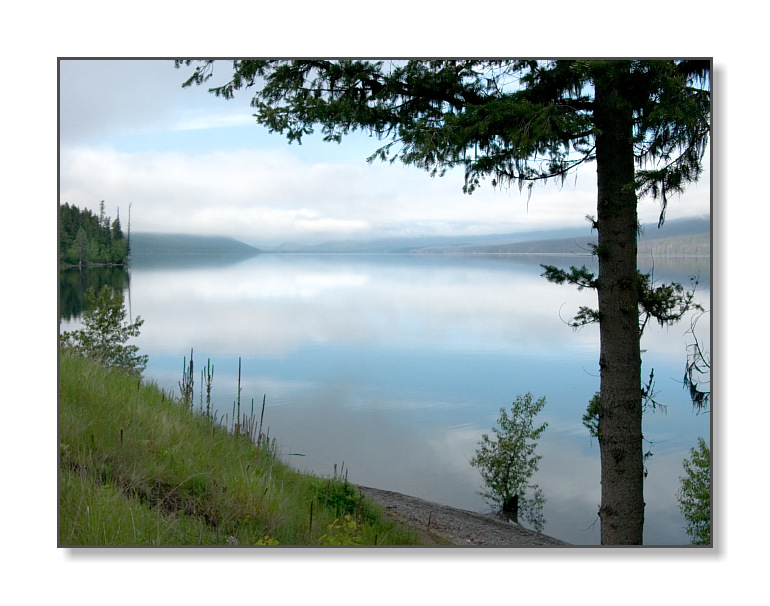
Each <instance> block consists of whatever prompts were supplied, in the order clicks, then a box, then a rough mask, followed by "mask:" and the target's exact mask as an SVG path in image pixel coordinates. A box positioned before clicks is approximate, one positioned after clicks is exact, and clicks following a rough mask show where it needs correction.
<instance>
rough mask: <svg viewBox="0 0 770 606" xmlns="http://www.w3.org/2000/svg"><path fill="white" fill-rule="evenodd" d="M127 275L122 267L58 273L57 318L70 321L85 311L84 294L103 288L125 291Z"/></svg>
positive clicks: (75, 268)
mask: <svg viewBox="0 0 770 606" xmlns="http://www.w3.org/2000/svg"><path fill="white" fill-rule="evenodd" d="M128 280H129V274H128V271H127V270H126V269H125V268H123V267H86V268H82V269H78V268H77V267H73V268H69V269H62V270H60V271H59V316H60V317H61V318H63V319H64V320H72V319H74V318H77V317H78V316H80V315H81V314H82V313H83V312H84V311H87V309H88V307H87V303H86V301H85V292H86V290H88V289H89V288H93V289H94V290H96V291H99V290H101V288H102V287H103V286H109V287H110V288H113V289H116V290H117V289H120V290H127V289H128Z"/></svg>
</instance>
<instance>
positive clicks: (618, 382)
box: [594, 62, 644, 545]
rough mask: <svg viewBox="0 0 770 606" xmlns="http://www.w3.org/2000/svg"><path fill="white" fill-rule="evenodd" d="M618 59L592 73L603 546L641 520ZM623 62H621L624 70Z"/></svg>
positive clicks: (629, 214)
mask: <svg viewBox="0 0 770 606" xmlns="http://www.w3.org/2000/svg"><path fill="white" fill-rule="evenodd" d="M623 63H624V62H613V64H614V65H612V66H608V67H607V68H606V69H604V70H602V71H600V72H599V73H598V74H597V76H596V78H595V80H594V84H595V94H596V97H595V100H596V104H595V108H596V110H595V114H594V115H595V120H596V122H595V123H596V127H597V129H598V131H599V133H598V134H597V137H596V164H597V185H598V203H597V222H596V227H597V232H598V256H599V277H598V289H597V290H598V299H599V317H600V339H601V344H600V357H599V367H600V373H601V389H600V393H601V395H600V406H599V446H600V452H601V477H602V502H601V508H600V510H599V517H600V518H601V522H602V526H601V528H602V530H601V540H602V544H604V545H640V544H641V543H642V539H643V527H644V495H643V482H644V464H643V449H642V397H641V393H642V392H641V356H640V350H639V337H640V335H639V319H638V308H639V305H638V293H637V287H636V280H637V268H636V236H637V227H638V224H637V221H638V219H637V209H636V205H637V199H636V192H635V188H634V156H633V142H632V128H633V125H632V110H631V107H630V104H628V103H626V102H625V100H624V98H623V93H624V87H625V86H624V85H625V83H624V80H626V78H624V76H625V75H627V74H628V69H627V67H626V66H624V65H623ZM624 67H625V69H624Z"/></svg>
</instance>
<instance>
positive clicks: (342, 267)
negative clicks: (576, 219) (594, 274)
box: [62, 254, 710, 545]
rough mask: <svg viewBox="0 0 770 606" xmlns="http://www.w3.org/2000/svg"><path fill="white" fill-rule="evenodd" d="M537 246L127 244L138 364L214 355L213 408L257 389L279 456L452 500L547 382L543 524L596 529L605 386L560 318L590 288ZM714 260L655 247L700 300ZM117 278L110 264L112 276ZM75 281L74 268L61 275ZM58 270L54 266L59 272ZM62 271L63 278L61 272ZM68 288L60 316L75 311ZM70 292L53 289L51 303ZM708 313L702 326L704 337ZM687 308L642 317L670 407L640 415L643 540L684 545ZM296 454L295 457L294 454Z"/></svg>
mask: <svg viewBox="0 0 770 606" xmlns="http://www.w3.org/2000/svg"><path fill="white" fill-rule="evenodd" d="M540 263H551V264H555V265H559V266H563V267H567V266H569V265H578V266H580V265H583V264H588V265H590V264H591V260H590V259H585V258H579V259H578V258H571V257H561V258H554V257H538V256H527V257H522V256H491V257H486V256H467V257H463V256H444V255H441V256H414V255H403V256H400V255H383V256H376V255H270V254H262V255H258V256H255V257H250V258H245V259H244V258H227V257H226V258H219V259H216V258H211V257H206V256H188V257H180V258H177V259H174V260H172V259H169V258H165V259H162V260H158V259H147V258H145V259H142V258H137V259H136V260H135V261H134V266H133V268H132V270H131V274H130V281H127V282H126V285H125V294H126V299H127V302H129V303H130V312H131V315H132V317H136V316H137V315H140V316H141V317H142V318H144V320H145V323H144V326H143V327H142V333H141V336H140V337H139V338H138V339H136V340H135V343H136V344H137V345H139V347H140V348H141V350H142V352H143V353H146V354H148V355H149V357H150V361H149V365H148V367H147V371H146V373H145V376H146V377H147V378H149V379H151V380H154V381H156V382H157V383H158V384H160V385H161V386H162V387H165V388H167V389H169V390H171V389H174V390H175V391H176V392H177V393H178V392H179V388H178V383H179V381H180V379H181V374H182V364H183V358H184V357H185V356H186V357H187V358H188V359H189V355H190V350H191V348H192V349H193V350H194V359H195V368H196V375H197V376H196V379H195V380H196V386H195V389H196V401H197V398H198V394H199V393H200V373H199V371H200V369H201V368H202V367H203V366H205V363H206V360H207V359H211V362H212V364H214V367H215V376H214V389H213V391H212V399H213V401H214V402H215V404H216V406H217V410H218V415H219V416H220V417H223V416H224V415H225V414H230V413H231V411H232V406H233V402H234V401H235V399H236V397H237V393H236V392H237V376H238V358H239V357H240V358H241V360H242V380H241V386H242V392H241V403H242V404H241V405H242V409H243V407H244V406H246V408H249V407H250V406H251V400H252V398H253V399H254V407H255V409H259V408H260V407H261V403H262V396H263V395H266V400H267V407H266V410H265V425H266V426H269V428H270V436H271V437H276V438H277V440H278V445H279V448H280V450H281V451H282V452H283V453H284V455H285V458H286V460H287V461H288V462H289V463H290V464H291V465H293V466H294V467H296V468H298V469H300V470H303V471H312V472H315V473H317V474H321V475H331V474H332V473H333V470H334V465H335V464H336V465H337V466H338V468H341V467H342V465H343V464H344V468H345V470H346V471H347V473H348V479H349V480H350V481H352V482H355V483H360V484H364V485H369V486H375V487H378V488H383V489H386V490H395V491H398V492H403V493H406V494H410V495H414V496H418V497H422V498H425V499H429V500H432V501H437V502H440V503H444V504H447V505H452V506H455V507H461V508H465V509H470V510H474V511H488V509H489V508H488V505H487V504H486V503H485V502H484V500H483V499H482V498H481V497H480V496H479V495H478V494H477V491H478V490H480V488H481V478H480V475H479V473H478V471H477V470H476V469H474V468H472V467H471V466H470V465H469V463H468V461H469V460H470V458H471V457H472V456H473V454H474V450H475V448H476V445H477V442H478V440H479V439H480V437H481V434H482V433H490V431H491V428H492V427H493V426H494V425H495V422H496V420H497V417H498V415H499V409H500V408H501V407H509V406H510V404H511V402H512V401H513V399H514V398H515V397H516V395H517V394H524V393H526V392H531V393H532V394H533V395H534V396H535V397H536V398H539V397H541V396H545V397H546V400H547V405H546V407H545V408H544V410H543V412H542V414H541V417H542V419H543V420H546V421H548V423H549V425H548V428H547V429H546V431H545V433H544V434H543V436H542V437H541V439H540V441H539V444H538V450H537V452H538V454H541V455H542V456H543V458H542V460H541V464H540V471H539V472H538V473H537V475H536V481H537V482H538V483H539V485H540V486H541V488H542V489H543V491H544V493H545V497H546V499H547V501H546V504H545V508H544V514H545V518H546V526H545V532H546V533H547V534H550V535H552V536H555V537H558V538H560V539H563V540H565V541H569V542H572V543H576V544H597V543H599V522H598V517H597V509H598V504H599V502H600V500H601V497H600V474H599V447H598V444H597V443H596V441H595V440H592V439H591V437H590V436H589V434H588V431H587V430H586V429H585V428H584V427H583V425H582V423H581V417H582V415H583V413H584V412H585V409H586V406H587V403H588V401H589V400H590V398H591V397H592V395H593V394H594V393H595V392H596V391H597V390H598V389H599V373H598V352H599V337H598V328H597V327H585V328H583V329H581V330H579V331H573V330H572V329H570V328H569V327H568V326H567V325H566V324H565V320H567V319H568V318H569V317H570V315H571V314H574V313H575V312H576V311H577V309H578V307H579V306H580V305H591V306H595V305H596V299H595V295H594V293H591V292H582V293H581V292H578V291H577V290H576V289H575V288H573V287H568V286H556V285H553V284H550V283H548V282H547V281H546V280H545V279H544V278H542V277H540V273H541V272H542V269H541V268H540V265H539V264H540ZM708 271H709V266H708V260H707V259H681V260H674V261H668V262H665V261H661V260H658V261H656V263H655V277H656V279H657V280H659V281H663V282H669V281H672V280H675V281H680V282H683V283H685V284H689V276H690V275H693V274H699V275H700V285H699V288H698V299H699V300H700V302H701V303H702V304H703V305H704V306H705V307H706V308H708V307H709V288H710V285H709V275H708ZM109 279H110V280H111V281H112V283H113V284H114V283H115V277H114V276H112V277H110V278H109ZM70 282H71V280H70ZM62 284H63V285H64V284H65V281H63V282H62ZM62 288H64V286H63V287H62ZM71 307H72V306H71V305H68V306H67V314H66V316H69V318H68V317H66V316H65V317H64V318H63V320H62V322H63V324H62V329H63V330H68V329H71V328H74V327H76V326H77V325H78V322H79V320H78V319H77V315H76V314H75V313H73V311H72V309H71ZM62 309H64V306H62ZM708 324H709V317H708V316H706V317H704V318H703V319H702V320H701V323H700V324H699V325H698V328H699V330H698V338H699V340H700V341H701V343H702V344H703V345H704V346H705V347H706V348H707V349H709V350H710V343H709V326H708ZM689 325H690V323H689V320H685V321H684V322H682V323H680V324H679V325H677V326H675V327H672V328H660V327H658V326H650V327H648V328H647V329H646V331H645V335H644V338H643V343H642V346H643V348H644V349H646V350H647V351H646V352H645V353H644V354H643V376H644V377H645V378H646V377H647V376H649V373H650V370H651V369H654V372H655V390H656V394H657V397H656V399H657V401H658V402H660V403H661V404H664V405H667V409H666V411H665V413H664V412H655V413H647V414H645V419H644V434H645V438H646V439H647V440H649V441H650V443H648V444H645V448H651V450H652V453H653V456H652V457H651V458H650V459H649V460H648V461H647V464H646V466H647V470H648V472H649V473H648V477H647V479H646V480H645V500H646V503H647V505H646V522H645V543H647V544H666V545H672V544H686V543H689V540H688V537H687V535H686V534H685V531H684V519H683V517H682V516H681V514H680V513H679V509H678V505H677V501H676V491H677V489H678V487H679V480H678V478H679V476H680V475H682V473H683V472H682V460H683V459H684V458H686V457H687V456H688V451H689V449H690V448H691V447H693V446H694V445H695V444H696V442H697V438H698V436H703V437H705V438H706V439H707V441H708V439H709V435H710V416H709V415H708V414H700V415H696V414H695V413H694V412H693V410H692V406H691V403H690V401H689V400H688V397H687V393H686V392H685V391H684V389H683V388H682V383H681V379H682V375H683V371H684V365H685V360H686V349H685V348H686V345H687V343H688V342H690V341H689V340H688V338H689V335H686V334H685V332H686V330H687V329H688V328H689ZM298 454H301V455H304V456H297V455H298Z"/></svg>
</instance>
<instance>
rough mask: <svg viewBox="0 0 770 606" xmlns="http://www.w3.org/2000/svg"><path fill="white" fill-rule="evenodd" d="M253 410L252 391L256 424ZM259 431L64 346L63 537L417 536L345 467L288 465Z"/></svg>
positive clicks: (364, 540) (393, 539)
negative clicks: (308, 469)
mask: <svg viewBox="0 0 770 606" xmlns="http://www.w3.org/2000/svg"><path fill="white" fill-rule="evenodd" d="M263 406H264V400H263ZM262 414H264V408H263V413H262ZM255 419H256V416H255V415H254V413H253V403H252V413H251V415H249V420H248V423H247V426H248V427H249V428H250V429H252V428H255V429H257V432H258V433H259V431H258V428H257V427H256V421H255ZM260 425H261V421H260ZM252 431H253V429H252ZM252 431H249V432H247V434H246V435H233V434H232V433H230V432H228V431H227V428H226V427H222V426H221V425H219V424H217V423H212V421H211V419H210V418H208V417H207V416H206V415H205V414H196V413H194V412H191V411H190V409H189V403H184V402H182V403H180V402H179V400H177V399H175V398H172V397H170V396H169V395H168V394H166V393H164V392H163V391H162V390H160V389H159V388H158V387H157V386H156V385H154V384H147V383H144V382H142V381H140V380H139V379H137V378H135V377H130V376H127V375H125V374H122V373H121V372H119V371H115V370H109V369H107V368H104V367H102V366H100V365H98V364H96V363H94V362H92V361H90V360H88V359H86V358H83V357H78V356H72V355H69V354H66V353H62V355H61V358H60V406H59V467H60V476H59V544H60V545H62V546H65V545H263V544H276V543H277V544H281V545H319V544H369V545H374V544H378V545H388V544H390V545H404V544H417V543H418V542H419V539H418V537H417V535H416V534H414V533H412V532H410V531H408V530H407V529H405V528H404V527H402V526H401V525H399V524H396V523H393V522H391V521H389V520H387V519H385V518H384V517H383V515H382V511H381V509H379V508H378V507H377V506H375V505H373V504H371V503H369V502H368V501H366V500H365V499H363V498H362V497H361V495H359V494H357V491H356V490H355V488H354V487H353V486H352V485H350V484H348V483H347V481H346V480H345V479H342V478H338V477H332V478H320V477H316V476H312V475H307V474H301V473H299V472H297V471H295V470H293V469H291V468H290V467H289V466H288V465H286V464H284V463H283V462H282V461H280V460H279V457H278V456H277V454H276V452H275V448H274V446H271V445H270V442H269V441H268V440H259V439H257V440H254V439H253V437H254V434H253V433H252ZM257 442H259V443H257ZM273 444H274V442H273Z"/></svg>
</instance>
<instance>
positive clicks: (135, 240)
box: [131, 232, 260, 255]
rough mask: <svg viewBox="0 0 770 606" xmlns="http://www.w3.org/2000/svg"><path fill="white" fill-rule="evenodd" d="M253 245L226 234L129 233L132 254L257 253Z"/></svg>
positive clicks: (257, 250)
mask: <svg viewBox="0 0 770 606" xmlns="http://www.w3.org/2000/svg"><path fill="white" fill-rule="evenodd" d="M259 252H260V250H259V249H258V248H255V247H253V246H249V245H248V244H246V243H244V242H241V241H240V240H236V239H235V238H229V237H226V236H197V235H192V234H163V233H149V232H139V233H132V234H131V254H132V255H159V254H242V255H250V254H256V253H259Z"/></svg>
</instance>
